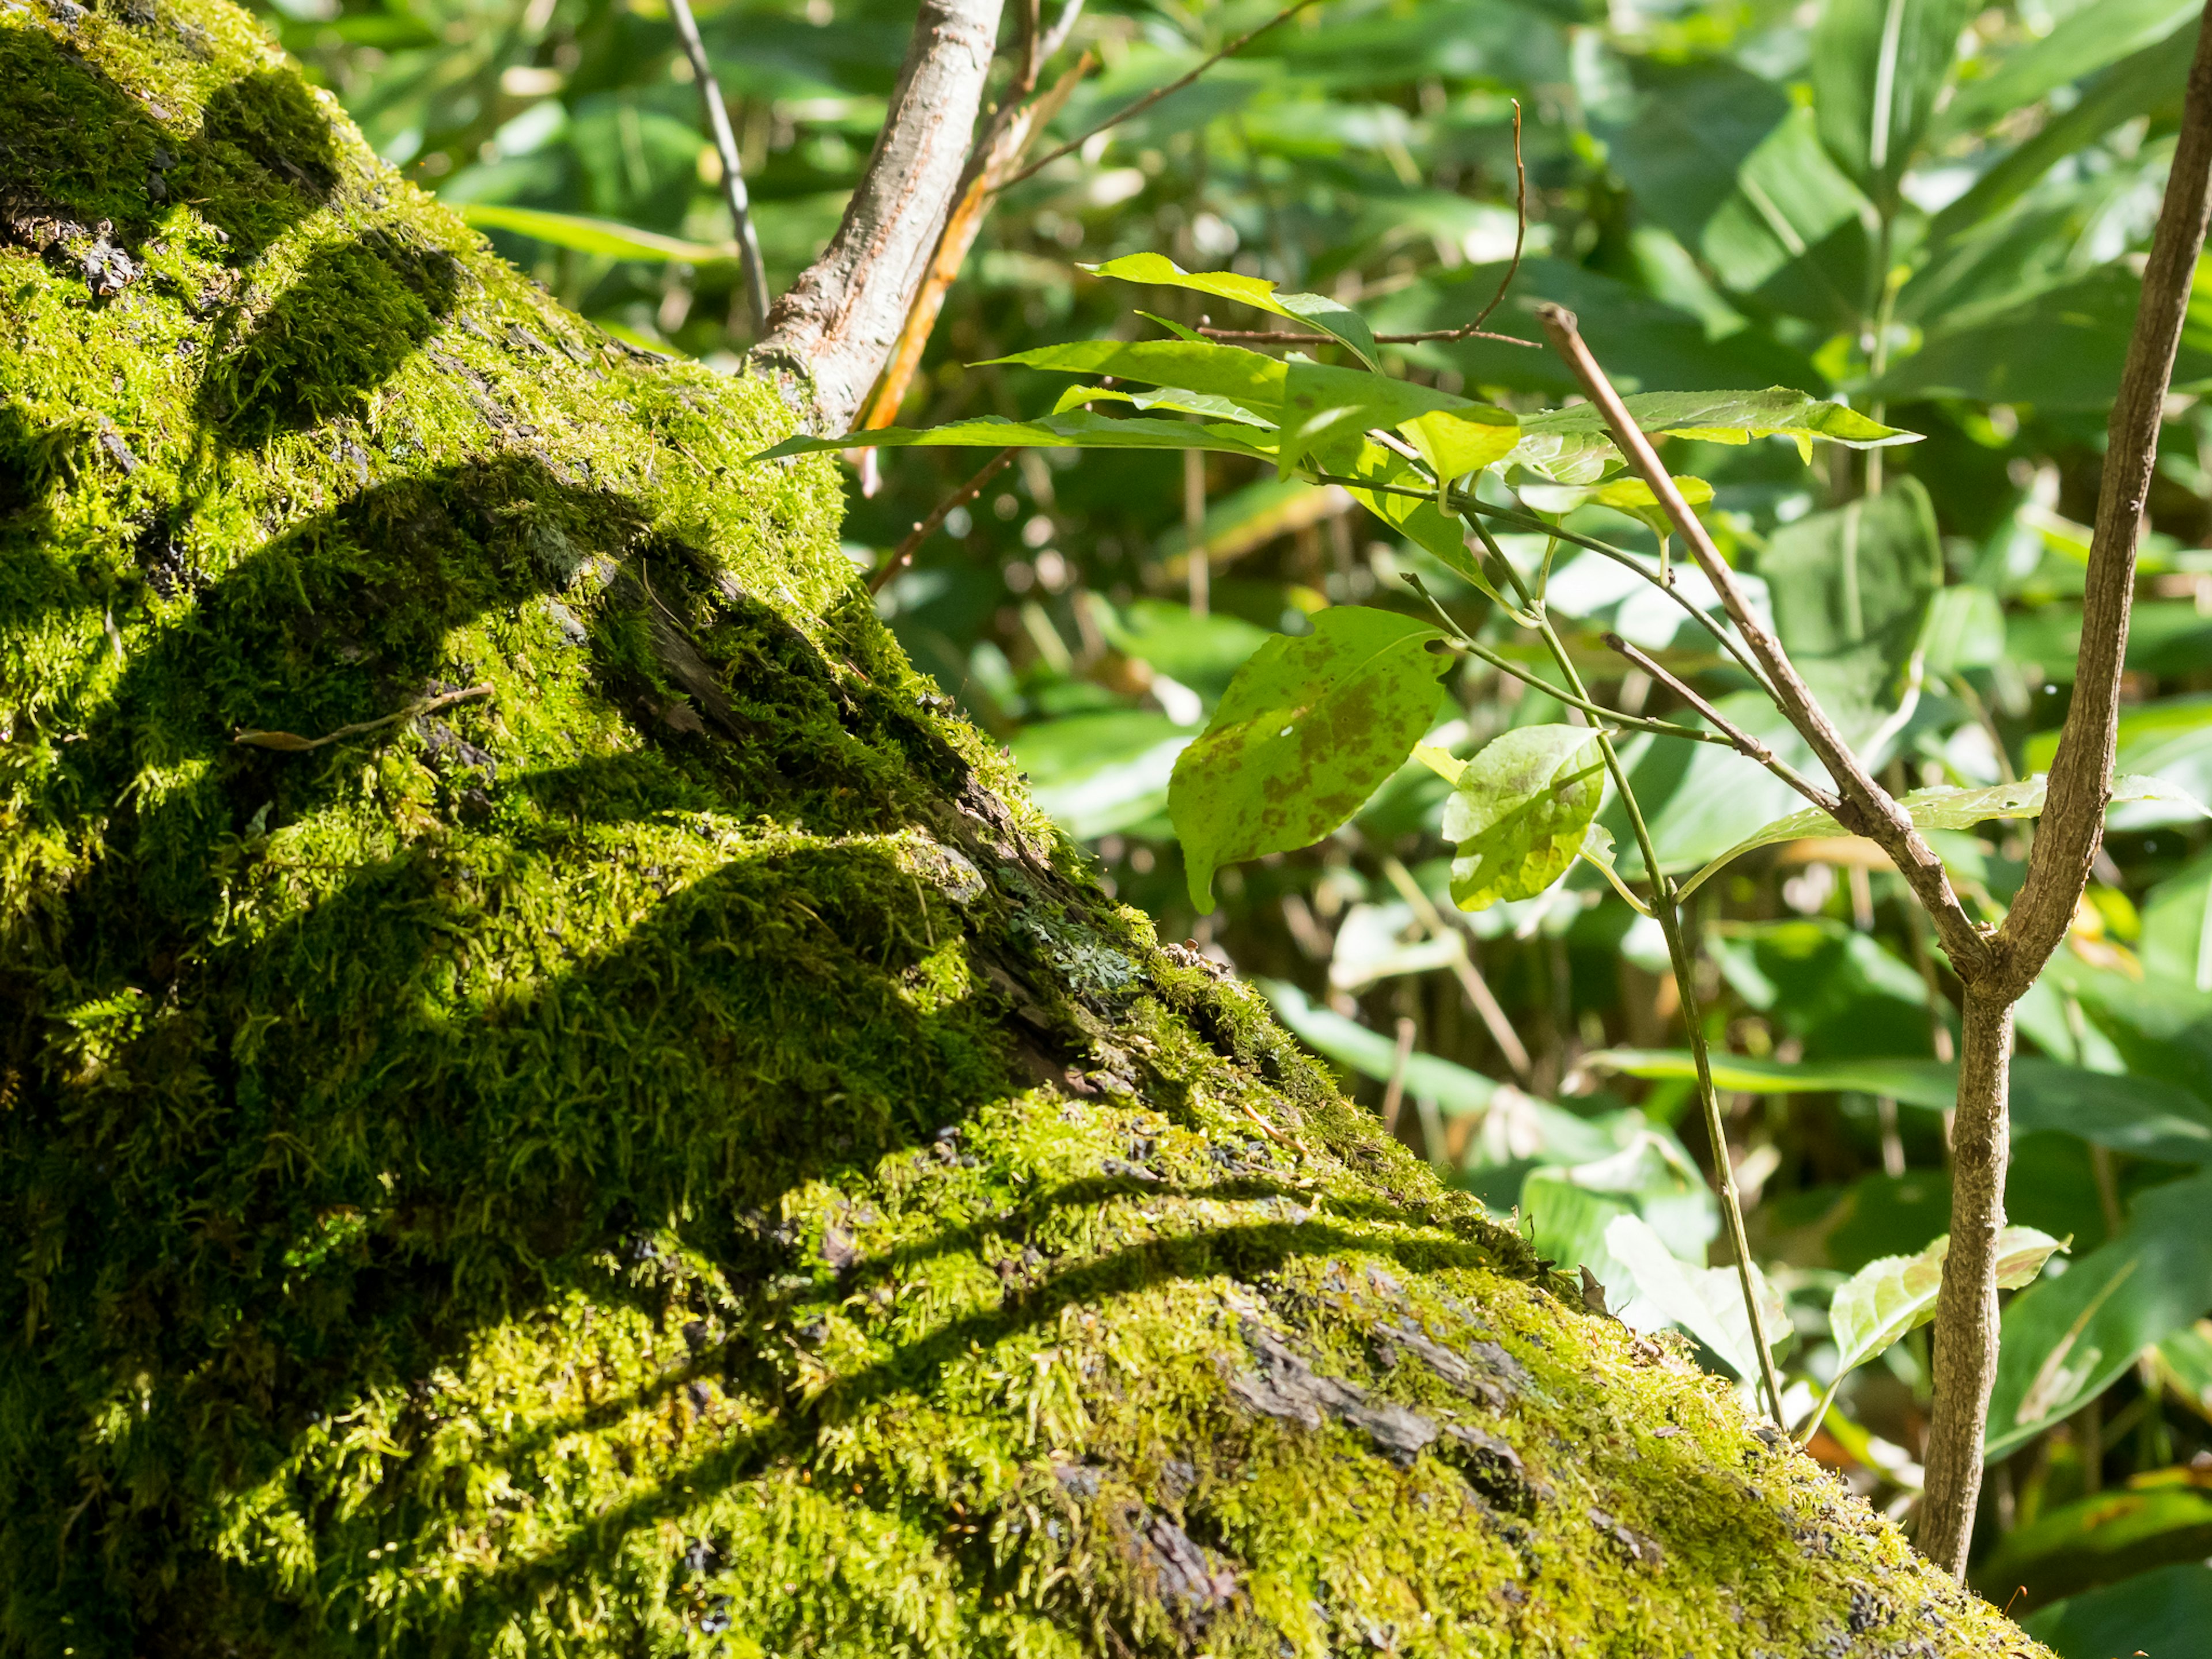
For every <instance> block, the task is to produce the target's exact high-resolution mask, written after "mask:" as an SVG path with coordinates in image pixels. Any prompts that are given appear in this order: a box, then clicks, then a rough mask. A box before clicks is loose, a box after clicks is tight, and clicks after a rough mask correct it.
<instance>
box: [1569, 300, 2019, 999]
mask: <svg viewBox="0 0 2212 1659" xmlns="http://www.w3.org/2000/svg"><path fill="white" fill-rule="evenodd" d="M1536 315H1537V318H1538V319H1539V320H1540V321H1541V322H1542V324H1543V325H1544V332H1545V333H1546V334H1547V336H1549V337H1550V338H1551V342H1552V344H1553V348H1554V349H1557V350H1558V352H1559V355H1560V356H1562V357H1564V358H1565V359H1566V360H1567V362H1568V363H1569V365H1570V366H1571V367H1572V368H1573V369H1574V371H1575V378H1576V379H1577V380H1580V381H1581V382H1582V386H1583V391H1584V392H1587V393H1588V394H1589V400H1590V401H1591V402H1592V403H1593V404H1596V405H1597V407H1598V409H1599V410H1600V411H1601V413H1602V414H1603V415H1604V416H1605V419H1606V424H1607V426H1608V427H1609V428H1612V432H1613V441H1614V442H1615V443H1616V444H1618V445H1619V446H1620V452H1621V453H1622V454H1624V455H1626V456H1627V457H1628V459H1629V461H1630V463H1631V464H1632V465H1634V467H1635V468H1636V470H1637V471H1638V473H1640V474H1642V475H1643V477H1644V483H1647V484H1649V485H1650V487H1651V493H1652V494H1653V495H1655V496H1656V497H1657V498H1658V501H1659V504H1660V506H1661V507H1662V508H1664V509H1665V511H1666V513H1667V517H1668V521H1669V522H1671V523H1672V524H1673V525H1674V528H1675V529H1676V530H1677V531H1678V532H1680V534H1681V537H1682V539H1683V541H1684V542H1685V543H1686V544H1688V546H1689V549H1690V551H1691V552H1692V554H1693V555H1694V556H1696V558H1697V561H1698V564H1699V568H1701V569H1703V570H1704V571H1705V576H1706V579H1707V580H1710V581H1711V583H1712V585H1713V586H1714V588H1715V590H1716V591H1717V592H1719V594H1720V596H1721V603H1722V605H1724V606H1725V607H1726V608H1727V610H1728V613H1729V620H1731V621H1732V622H1734V623H1735V625H1736V629H1737V630H1738V631H1739V632H1740V633H1741V634H1742V635H1743V637H1744V639H1745V641H1747V643H1748V644H1749V645H1750V647H1751V650H1752V654H1753V656H1755V657H1756V658H1758V659H1759V666H1760V667H1761V668H1763V669H1764V670H1765V678H1766V681H1767V683H1768V684H1769V686H1770V687H1771V689H1772V690H1773V692H1774V694H1775V698H1776V701H1777V702H1778V704H1779V705H1780V707H1781V709H1782V712H1783V714H1784V715H1786V716H1787V717H1788V718H1789V720H1790V724H1791V725H1792V726H1796V728H1797V730H1798V731H1799V732H1801V733H1802V734H1803V736H1804V738H1805V741H1806V742H1807V743H1808V744H1811V745H1812V749H1813V753H1814V755H1815V756H1817V757H1819V759H1820V763H1821V764H1822V765H1823V766H1825V767H1826V768H1827V769H1828V775H1830V776H1831V777H1832V778H1833V779H1834V780H1835V781H1836V783H1837V786H1838V790H1839V792H1840V793H1841V797H1842V798H1841V799H1839V800H1838V802H1837V811H1836V813H1835V816H1836V818H1837V821H1838V823H1842V824H1843V826H1844V828H1845V829H1850V830H1851V831H1853V832H1854V833H1856V834H1858V835H1863V836H1869V837H1870V838H1871V839H1872V840H1873V841H1874V842H1875V844H1876V845H1878V846H1879V847H1880V848H1881V850H1882V851H1883V852H1885V853H1887V854H1889V858H1890V861H1891V862H1892V863H1893V864H1894V865H1896V866H1897V868H1898V871H1899V873H1900V874H1902V875H1903V876H1904V877H1905V880H1906V881H1907V882H1908V883H1910V884H1911V887H1912V890H1913V892H1914V894H1915V895H1916V896H1917V897H1918V898H1919V900H1920V902H1921V903H1922V905H1923V906H1924V907H1925V908H1926V909H1927V911H1928V914H1929V917H1930V919H1931V920H1933V921H1934V922H1935V924H1936V932H1937V933H1939V934H1940V935H1941V936H1942V940H1943V948H1944V950H1946V951H1948V952H1949V953H1950V957H1951V961H1952V963H1953V964H1954V966H1955V967H1956V968H1957V969H1958V970H1959V972H1960V976H1961V977H1963V978H1972V977H1975V976H1977V975H1980V974H1983V973H1985V972H1987V971H1988V969H1989V968H1990V961H1991V952H1990V943H1989V939H1988V938H1987V936H1986V935H1984V933H1982V931H1981V930H1980V929H1979V928H1978V927H1976V926H1975V925H1974V923H1973V921H1972V919H1971V918H1969V917H1968V915H1966V907H1965V906H1964V905H1962V904H1960V902H1959V896H1958V894H1957V893H1955V892H1954V891H1953V890H1952V887H1951V878H1950V875H1949V872H1947V871H1946V870H1945V869H1944V868H1943V860H1942V859H1941V858H1939V857H1937V856H1936V849H1935V848H1932V847H1930V846H1929V844H1928V842H1927V838H1926V837H1925V836H1922V835H1921V833H1920V831H1919V830H1918V829H1916V828H1914V826H1913V823H1912V819H1911V817H1910V816H1908V815H1907V814H1906V812H1905V809H1904V808H1903V807H1901V806H1899V805H1898V804H1897V802H1896V801H1895V800H1894V799H1892V797H1891V796H1890V793H1889V792H1888V791H1887V790H1886V789H1884V788H1883V787H1881V785H1880V784H1879V783H1876V782H1875V781H1874V779H1873V777H1872V776H1871V775H1869V773H1868V771H1867V769H1866V768H1865V767H1864V766H1863V765H1861V764H1860V763H1859V757H1857V755H1856V754H1855V753H1853V752H1852V750H1851V746H1850V744H1848V743H1846V742H1844V737H1843V733H1841V732H1838V731H1837V730H1836V727H1835V723H1834V722H1833V721H1832V720H1830V719H1829V718H1828V715H1827V712H1826V710H1825V709H1823V708H1821V707H1820V702H1819V701H1818V700H1817V699H1816V698H1814V696H1813V693H1812V690H1811V689H1810V688H1809V687H1808V686H1807V685H1806V684H1805V682H1804V680H1803V679H1802V678H1800V677H1799V675H1798V672H1797V670H1796V665H1794V664H1792V663H1791V662H1790V659H1789V656H1788V654H1787V653H1784V650H1783V649H1782V642H1781V641H1779V640H1778V639H1776V638H1775V637H1774V635H1773V634H1772V633H1771V632H1770V631H1769V630H1768V629H1767V627H1766V625H1765V623H1762V622H1761V621H1760V620H1759V617H1758V616H1757V615H1756V614H1755V613H1754V612H1753V611H1752V608H1751V605H1750V604H1749V602H1748V601H1747V600H1746V599H1745V598H1744V596H1743V589H1742V588H1741V586H1738V585H1737V583H1736V580H1735V573H1734V572H1732V571H1731V570H1730V569H1729V567H1728V564H1727V562H1726V561H1724V560H1723V558H1722V557H1721V556H1720V550H1718V549H1717V548H1716V547H1715V546H1714V545H1713V538H1711V536H1710V535H1708V534H1707V533H1706V532H1705V525H1704V524H1703V523H1702V522H1701V521H1700V520H1699V518H1698V515H1697V514H1696V513H1692V511H1691V510H1690V507H1689V504H1688V503H1687V502H1686V501H1684V500H1683V499H1682V492H1681V491H1680V490H1679V489H1676V488H1675V487H1674V479H1673V478H1672V477H1670V476H1669V475H1668V471H1667V469H1666V468H1665V467H1664V466H1662V465H1660V462H1659V457H1658V454H1657V453H1656V452H1655V451H1654V450H1653V449H1652V447H1651V442H1650V439H1648V438H1646V437H1645V436H1644V432H1643V429H1642V428H1640V427H1638V425H1637V424H1636V422H1635V420H1634V418H1633V417H1632V416H1630V414H1629V412H1628V410H1627V408H1626V405H1625V404H1622V402H1621V401H1620V393H1619V392H1615V391H1614V390H1613V382H1612V381H1610V380H1607V378H1606V374H1605V371H1604V370H1603V369H1601V368H1599V367H1598V364H1597V360H1596V359H1595V357H1593V356H1590V350H1589V346H1587V345H1586V344H1584V343H1583V337H1582V334H1581V332H1580V331H1579V330H1578V329H1577V326H1576V324H1575V314H1574V313H1572V312H1571V311H1569V310H1568V309H1566V307H1564V306H1557V305H1551V304H1548V303H1547V304H1544V305H1540V306H1538V307H1536Z"/></svg>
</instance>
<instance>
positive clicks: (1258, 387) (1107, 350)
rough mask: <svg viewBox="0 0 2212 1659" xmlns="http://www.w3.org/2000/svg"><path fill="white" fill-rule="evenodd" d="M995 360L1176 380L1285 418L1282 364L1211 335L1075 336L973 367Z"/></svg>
mask: <svg viewBox="0 0 2212 1659" xmlns="http://www.w3.org/2000/svg"><path fill="white" fill-rule="evenodd" d="M999 364H1011V365H1013V366H1015V367H1018V368H1042V369H1052V370H1056V371H1058V372H1060V373H1061V374H1109V375H1111V376H1113V377H1114V378H1115V380H1138V381H1141V382H1142V383H1143V384H1145V385H1146V386H1176V387H1178V388H1180V389H1181V390H1182V391H1185V392H1201V393H1204V394H1205V395H1206V396H1207V397H1210V398H1225V399H1227V400H1228V401H1229V402H1230V403H1231V404H1236V405H1237V407H1239V408H1241V409H1247V410H1251V411H1252V413H1253V414H1255V415H1257V416H1262V417H1263V418H1265V419H1266V420H1267V421H1268V422H1279V421H1280V420H1281V419H1282V418H1283V378H1284V368H1283V365H1282V364H1281V363H1280V362H1277V361H1276V360H1275V359H1274V358H1273V357H1269V356H1265V355H1263V354H1262V353H1260V352H1257V351H1247V350H1245V349H1243V347H1242V346H1228V345H1216V344H1215V343H1213V342H1212V341H1211V340H1198V341H1191V340H1077V341H1073V342H1071V343H1068V344H1066V345H1053V346H1040V347H1039V348H1038V349H1036V350H1035V351H1018V352H1016V353H1015V354H1014V355H1013V356H1011V357H994V358H991V359H990V360H989V361H988V362H983V363H978V364H977V365H976V367H977V368H991V367H994V365H999Z"/></svg>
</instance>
